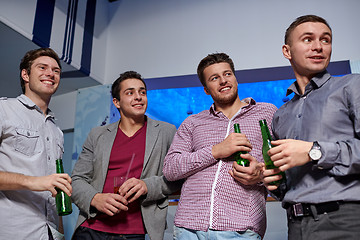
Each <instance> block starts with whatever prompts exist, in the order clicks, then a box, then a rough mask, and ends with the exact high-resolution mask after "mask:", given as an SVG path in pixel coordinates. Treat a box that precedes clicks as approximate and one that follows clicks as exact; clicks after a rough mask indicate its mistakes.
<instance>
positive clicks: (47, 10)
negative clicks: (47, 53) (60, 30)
mask: <svg viewBox="0 0 360 240" xmlns="http://www.w3.org/2000/svg"><path fill="white" fill-rule="evenodd" d="M54 8H55V0H38V1H37V4H36V11H35V19H34V28H33V39H32V41H33V42H34V43H36V44H37V45H39V46H40V47H49V46H50V37H51V28H52V21H53V17H54Z"/></svg>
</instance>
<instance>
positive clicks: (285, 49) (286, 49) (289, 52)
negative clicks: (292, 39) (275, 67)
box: [282, 44, 291, 60]
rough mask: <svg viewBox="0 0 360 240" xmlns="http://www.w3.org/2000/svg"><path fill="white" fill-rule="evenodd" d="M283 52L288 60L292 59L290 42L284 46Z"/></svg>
mask: <svg viewBox="0 0 360 240" xmlns="http://www.w3.org/2000/svg"><path fill="white" fill-rule="evenodd" d="M282 52H283V55H284V57H285V58H286V59H288V60H290V59H291V51H290V46H289V45H288V44H285V45H283V46H282Z"/></svg>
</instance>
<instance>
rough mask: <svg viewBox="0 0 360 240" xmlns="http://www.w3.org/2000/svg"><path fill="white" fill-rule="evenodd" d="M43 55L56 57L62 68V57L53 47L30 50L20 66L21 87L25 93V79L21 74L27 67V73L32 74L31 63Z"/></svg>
mask: <svg viewBox="0 0 360 240" xmlns="http://www.w3.org/2000/svg"><path fill="white" fill-rule="evenodd" d="M42 56H47V57H51V58H53V59H55V61H56V62H57V64H58V65H59V67H60V69H61V63H60V58H59V56H58V55H57V53H56V52H55V51H54V50H52V49H51V48H38V49H34V50H30V51H28V52H27V53H26V54H25V56H24V57H23V58H22V59H21V62H20V67H19V68H20V85H21V89H22V91H23V93H25V81H24V79H23V78H22V76H21V72H22V70H23V69H25V70H26V72H27V74H28V75H30V71H31V65H32V64H33V62H34V61H35V60H36V59H37V58H39V57H42Z"/></svg>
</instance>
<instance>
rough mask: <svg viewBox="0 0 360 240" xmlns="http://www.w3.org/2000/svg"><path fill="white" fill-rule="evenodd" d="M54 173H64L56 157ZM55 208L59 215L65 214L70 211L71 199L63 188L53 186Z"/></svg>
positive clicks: (60, 161) (59, 160) (60, 162)
mask: <svg viewBox="0 0 360 240" xmlns="http://www.w3.org/2000/svg"><path fill="white" fill-rule="evenodd" d="M56 173H64V167H63V164H62V160H61V159H56ZM55 189H56V191H57V194H56V196H55V201H56V209H57V212H58V215H59V216H65V215H68V214H70V213H72V206H71V199H70V197H69V195H67V194H66V193H65V192H64V191H63V190H60V189H59V188H55Z"/></svg>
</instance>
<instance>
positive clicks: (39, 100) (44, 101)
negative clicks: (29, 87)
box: [25, 92, 51, 115]
mask: <svg viewBox="0 0 360 240" xmlns="http://www.w3.org/2000/svg"><path fill="white" fill-rule="evenodd" d="M25 96H27V97H28V98H30V99H31V101H33V102H34V103H35V104H36V106H38V107H39V108H40V109H41V111H42V112H43V114H44V115H46V113H47V110H48V107H49V103H50V99H51V96H49V97H41V96H39V95H36V94H32V93H26V92H25Z"/></svg>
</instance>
